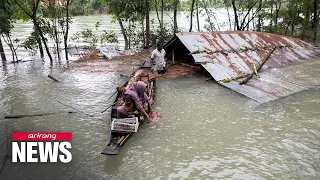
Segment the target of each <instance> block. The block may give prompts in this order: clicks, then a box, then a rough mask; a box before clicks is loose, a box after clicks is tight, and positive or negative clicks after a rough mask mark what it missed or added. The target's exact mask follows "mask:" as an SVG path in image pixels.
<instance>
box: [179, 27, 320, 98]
mask: <svg viewBox="0 0 320 180" xmlns="http://www.w3.org/2000/svg"><path fill="white" fill-rule="evenodd" d="M176 37H177V38H178V39H177V40H180V41H181V42H182V44H183V45H184V46H185V47H186V48H187V49H188V50H189V51H190V52H191V54H192V57H193V58H194V60H195V63H196V64H201V65H202V66H203V67H204V68H205V69H206V70H207V71H208V72H209V73H210V74H211V75H212V77H213V78H214V79H215V80H216V81H218V82H219V83H220V84H222V85H224V86H226V87H228V88H231V89H233V90H235V91H237V92H239V93H241V94H244V95H246V96H248V97H251V98H252V99H255V100H257V101H259V102H267V101H270V100H274V99H277V98H278V97H282V96H286V95H289V94H292V93H295V92H297V91H301V90H303V89H306V88H307V87H310V85H308V83H306V84H305V83H304V82H299V83H300V84H299V83H298V84H294V83H291V82H287V81H286V80H283V78H282V77H274V76H273V74H272V73H270V72H271V70H273V69H281V68H286V67H288V65H290V64H296V63H294V62H306V60H309V59H314V58H316V57H319V55H320V49H319V48H316V47H314V46H312V45H310V44H308V43H306V42H304V41H302V40H300V39H297V38H292V37H286V36H281V35H276V34H269V33H260V32H250V31H234V32H233V31H230V32H184V33H176ZM273 48H276V49H275V50H274V51H273V53H272V54H271V55H270V56H269V58H268V60H267V61H266V62H265V64H264V65H263V66H262V68H261V70H260V72H259V73H260V74H261V78H257V77H255V78H253V79H251V80H250V81H249V82H248V83H247V84H245V85H239V82H240V81H241V78H242V77H243V76H244V75H246V74H250V73H252V72H253V70H254V67H257V66H259V65H260V64H261V63H262V62H263V61H264V59H265V58H266V57H267V56H268V54H269V53H270V52H271V51H272V49H273ZM284 74H285V73H282V75H284ZM319 74H320V73H319ZM309 78H310V79H311V81H313V82H314V81H316V80H314V77H311V76H310V77H309ZM298 79H299V78H298ZM307 81H308V80H307ZM311 83H312V82H311Z"/></svg>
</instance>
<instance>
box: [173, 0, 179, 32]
mask: <svg viewBox="0 0 320 180" xmlns="http://www.w3.org/2000/svg"><path fill="white" fill-rule="evenodd" d="M178 5H179V0H175V2H174V7H173V33H176V32H178V23H177V12H178Z"/></svg>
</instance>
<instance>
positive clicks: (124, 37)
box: [116, 14, 129, 49]
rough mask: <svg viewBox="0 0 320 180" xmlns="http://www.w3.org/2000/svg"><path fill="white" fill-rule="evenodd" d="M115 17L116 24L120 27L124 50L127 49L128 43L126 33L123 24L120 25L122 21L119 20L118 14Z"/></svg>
mask: <svg viewBox="0 0 320 180" xmlns="http://www.w3.org/2000/svg"><path fill="white" fill-rule="evenodd" d="M116 16H117V20H118V23H119V25H120V28H121V33H122V36H123V39H124V44H125V47H124V49H128V47H129V41H128V37H127V34H126V31H125V29H124V27H123V24H122V20H121V18H120V14H116Z"/></svg>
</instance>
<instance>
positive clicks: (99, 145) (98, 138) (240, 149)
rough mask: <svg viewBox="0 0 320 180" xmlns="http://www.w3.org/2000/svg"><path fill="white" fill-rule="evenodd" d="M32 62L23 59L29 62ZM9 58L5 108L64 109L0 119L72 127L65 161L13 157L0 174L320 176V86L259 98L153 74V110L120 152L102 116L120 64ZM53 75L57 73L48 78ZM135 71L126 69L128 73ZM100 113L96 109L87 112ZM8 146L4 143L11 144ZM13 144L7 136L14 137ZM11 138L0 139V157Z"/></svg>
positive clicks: (29, 126) (18, 124)
mask: <svg viewBox="0 0 320 180" xmlns="http://www.w3.org/2000/svg"><path fill="white" fill-rule="evenodd" d="M26 65H27V66H26ZM42 67H43V66H41V64H37V63H35V62H30V63H28V64H26V63H25V64H24V65H23V67H22V65H17V66H10V67H8V69H7V71H6V72H4V71H1V83H0V84H1V86H0V96H1V98H0V99H1V101H0V110H1V114H2V115H4V114H6V115H8V114H32V113H44V112H65V111H72V110H73V109H71V108H69V107H67V106H65V105H62V104H61V103H59V102H58V101H60V102H63V103H65V104H67V105H70V106H73V107H75V108H77V109H78V110H79V111H81V112H83V113H81V112H78V113H76V114H67V113H60V114H55V115H50V116H42V117H27V118H22V119H10V120H8V119H6V120H3V119H2V120H1V121H0V123H1V126H0V127H1V132H2V133H1V142H3V140H5V139H6V135H5V133H4V132H5V127H6V126H5V125H7V127H8V132H11V131H70V132H72V133H73V140H72V142H71V143H72V150H71V152H72V154H73V159H72V162H71V163H69V164H62V163H56V164H49V163H42V164H40V163H37V164H31V163H12V162H11V159H10V158H9V159H7V161H6V162H5V163H4V166H3V168H2V170H1V174H0V179H44V178H46V179H184V178H185V179H214V178H215V179H317V178H318V177H319V176H320V169H319V168H320V160H319V159H320V153H319V151H320V143H319V139H320V102H319V100H320V88H319V87H314V88H312V89H310V90H307V91H303V92H300V93H297V94H294V95H292V96H289V97H286V98H282V99H279V100H276V101H273V102H269V103H265V104H259V103H257V102H255V101H253V100H251V99H249V98H247V97H245V96H242V95H240V94H238V93H236V92H233V91H231V90H229V89H226V88H224V87H222V86H220V85H218V84H216V83H215V82H213V81H204V78H203V77H202V76H201V75H196V76H193V77H182V78H176V79H159V80H158V81H157V83H158V84H157V85H158V87H157V88H158V89H157V92H158V93H157V98H156V103H155V106H154V111H159V112H161V113H162V114H163V117H162V118H161V119H160V120H158V121H156V122H153V123H151V124H148V125H143V126H142V127H141V128H140V129H139V132H138V133H137V134H135V135H134V136H133V137H132V138H131V139H130V140H129V141H128V143H127V144H126V145H125V146H124V148H123V149H122V150H121V152H120V154H119V155H118V156H113V157H107V156H104V155H101V154H100V152H101V151H102V149H103V148H104V147H105V145H106V143H107V140H108V134H109V132H108V130H109V123H108V122H109V120H110V119H109V114H108V112H107V113H105V114H101V113H100V112H101V110H103V109H104V108H105V107H106V106H107V105H109V104H110V102H107V101H106V99H108V98H109V96H110V95H111V94H112V93H113V92H114V88H115V86H116V85H119V84H121V83H123V82H125V81H126V78H125V77H123V76H120V75H119V73H117V72H90V71H83V70H81V69H80V70H61V69H59V68H53V69H50V68H42ZM50 72H51V73H53V74H55V75H56V77H57V78H58V79H59V80H61V83H54V82H53V81H52V80H51V79H49V78H48V77H47V74H48V73H50ZM128 73H129V72H128ZM86 114H91V115H94V116H95V117H90V116H89V115H86ZM5 144H6V143H5ZM9 147H10V143H9ZM6 148H7V147H6V145H3V146H2V147H1V150H0V152H1V157H0V160H1V161H0V162H1V165H2V164H3V159H5V158H4V157H5V156H4V155H5V151H6V150H7V149H6Z"/></svg>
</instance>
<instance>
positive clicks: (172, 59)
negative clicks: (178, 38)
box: [172, 49, 174, 64]
mask: <svg viewBox="0 0 320 180" xmlns="http://www.w3.org/2000/svg"><path fill="white" fill-rule="evenodd" d="M172 64H174V49H172Z"/></svg>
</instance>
